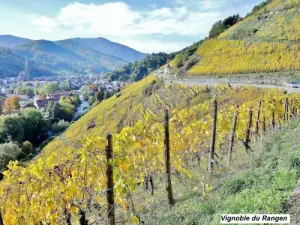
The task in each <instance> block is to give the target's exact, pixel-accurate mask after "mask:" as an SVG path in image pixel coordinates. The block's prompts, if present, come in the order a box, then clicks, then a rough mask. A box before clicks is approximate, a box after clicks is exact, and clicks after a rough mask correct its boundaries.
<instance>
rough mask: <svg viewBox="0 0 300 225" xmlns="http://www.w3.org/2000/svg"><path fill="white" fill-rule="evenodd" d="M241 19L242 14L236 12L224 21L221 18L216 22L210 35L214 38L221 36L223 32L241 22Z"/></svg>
mask: <svg viewBox="0 0 300 225" xmlns="http://www.w3.org/2000/svg"><path fill="white" fill-rule="evenodd" d="M241 19H242V18H241V17H240V15H239V14H236V15H233V16H229V17H227V18H225V19H224V20H223V21H222V20H220V21H218V22H216V23H215V24H214V25H213V26H212V28H211V30H210V31H209V37H210V38H214V37H217V36H219V35H220V34H221V33H222V32H224V31H225V30H227V29H228V28H229V27H231V26H233V25H234V24H236V23H237V22H239V21H240V20H241Z"/></svg>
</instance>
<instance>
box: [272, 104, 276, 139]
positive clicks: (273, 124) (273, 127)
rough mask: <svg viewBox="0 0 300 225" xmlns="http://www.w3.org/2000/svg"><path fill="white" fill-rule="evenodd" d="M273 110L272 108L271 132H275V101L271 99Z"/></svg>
mask: <svg viewBox="0 0 300 225" xmlns="http://www.w3.org/2000/svg"><path fill="white" fill-rule="evenodd" d="M273 107H274V108H273V110H272V132H273V133H274V132H275V128H276V123H275V108H276V101H275V99H274V100H273Z"/></svg>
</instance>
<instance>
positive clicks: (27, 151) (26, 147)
mask: <svg viewBox="0 0 300 225" xmlns="http://www.w3.org/2000/svg"><path fill="white" fill-rule="evenodd" d="M33 150H34V148H33V146H32V144H31V143H30V142H29V141H24V142H23V144H22V152H23V153H25V154H30V153H32V152H33Z"/></svg>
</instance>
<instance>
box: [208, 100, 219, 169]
mask: <svg viewBox="0 0 300 225" xmlns="http://www.w3.org/2000/svg"><path fill="white" fill-rule="evenodd" d="M212 116H213V123H212V127H211V140H210V154H209V171H210V173H213V169H214V162H215V147H216V135H217V118H218V103H217V98H216V97H214V100H213V114H212Z"/></svg>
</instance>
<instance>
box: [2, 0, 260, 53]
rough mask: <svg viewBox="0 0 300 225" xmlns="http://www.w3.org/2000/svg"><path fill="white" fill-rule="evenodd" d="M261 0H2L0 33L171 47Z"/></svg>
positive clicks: (148, 48)
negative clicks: (99, 38) (102, 38)
mask: <svg viewBox="0 0 300 225" xmlns="http://www.w3.org/2000/svg"><path fill="white" fill-rule="evenodd" d="M260 2H262V0H123V1H122V0H118V1H115V0H85V1H84V0H77V1H69V0H30V1H28V0H9V1H6V0H0V27H1V29H0V34H11V35H15V36H19V37H25V38H30V39H34V40H39V39H47V40H61V39H67V38H73V37H82V38H84V37H91V38H95V37H104V38H107V39H109V40H111V41H114V42H118V43H122V44H125V45H128V46H130V47H132V48H135V49H137V50H139V51H141V52H145V53H153V52H160V51H162V52H167V53H170V52H174V51H178V50H181V49H182V48H184V47H187V46H189V45H191V44H192V43H194V42H196V41H199V40H201V39H203V38H204V37H207V36H208V32H209V30H210V28H211V26H212V25H213V24H214V23H215V22H216V21H218V20H221V19H224V18H226V17H227V16H230V15H233V14H238V13H239V14H240V15H241V16H245V15H246V14H247V13H248V12H250V11H251V10H252V8H253V7H254V6H255V5H257V4H259V3H260Z"/></svg>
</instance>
